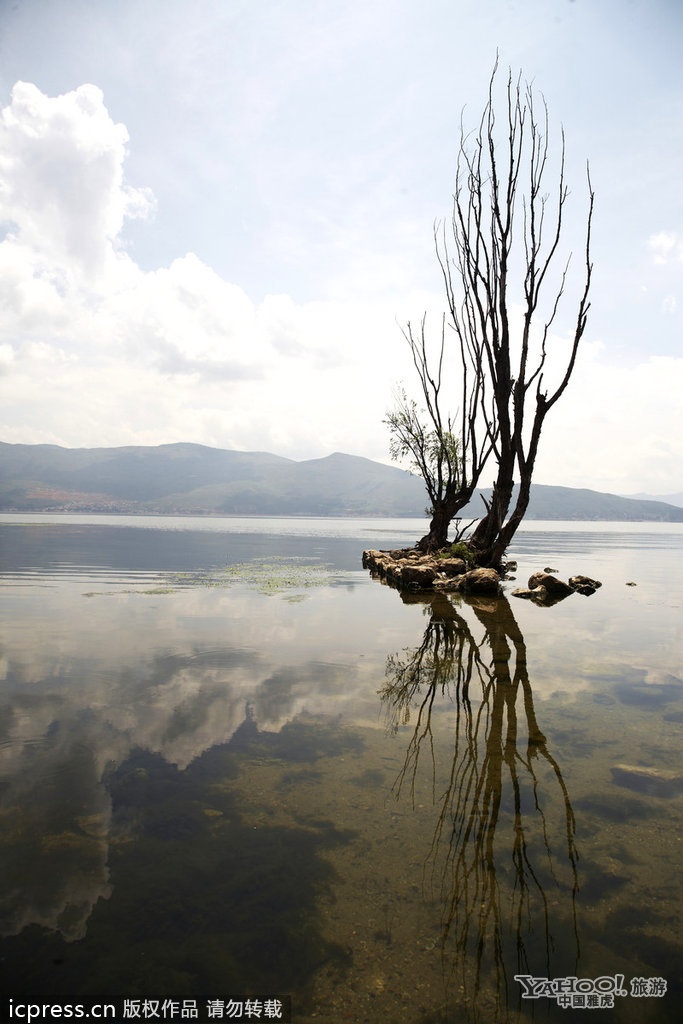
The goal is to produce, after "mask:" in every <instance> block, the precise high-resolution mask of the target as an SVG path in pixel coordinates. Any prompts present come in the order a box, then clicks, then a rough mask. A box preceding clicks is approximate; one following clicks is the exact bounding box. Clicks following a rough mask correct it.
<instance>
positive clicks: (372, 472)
mask: <svg viewBox="0 0 683 1024" xmlns="http://www.w3.org/2000/svg"><path fill="white" fill-rule="evenodd" d="M488 493H490V492H487V491H484V494H488ZM425 504H426V494H425V490H424V486H423V484H422V482H421V481H420V480H419V479H417V478H416V477H413V476H410V475H409V474H408V473H406V472H405V471H404V470H402V469H398V468H397V467H395V466H386V465H384V464H383V463H380V462H373V461H372V460H370V459H364V458H360V457H359V456H356V455H344V454H342V453H341V452H336V453H335V454H334V455H328V456H327V457H326V458H322V459H308V460H306V461H304V462H294V461H293V460H292V459H285V458H282V457H280V456H278V455H271V454H268V453H267V452H236V451H224V450H222V449H218V448H207V447H205V446H204V445H198V444H166V445H160V446H159V447H155V448H146V447H127V448H60V447H58V446H56V445H21V444H4V443H1V442H0V511H3V512H10V511H19V512H110V513H111V512H113V513H159V514H176V515H204V514H206V515H293V516H295V515H309V516H418V517H422V516H423V515H424V508H425ZM482 509H483V505H482V502H481V498H480V497H479V496H477V497H476V498H475V500H474V501H473V502H472V503H471V504H470V505H469V506H468V507H467V508H466V509H464V510H463V513H462V515H463V518H465V519H474V518H478V517H479V516H480V515H481V512H482ZM527 518H529V519H551V520H552V519H578V520H617V521H648V520H649V521H653V522H683V508H678V507H676V506H674V505H669V504H667V503H665V502H659V501H652V500H642V499H633V498H622V497H619V496H617V495H614V494H601V493H599V492H598V491H589V490H577V489H575V488H569V487H544V486H543V485H536V486H535V487H534V488H533V489H532V496H531V504H530V507H529V511H528V514H527Z"/></svg>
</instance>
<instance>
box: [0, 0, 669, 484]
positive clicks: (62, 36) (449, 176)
mask: <svg viewBox="0 0 683 1024" xmlns="http://www.w3.org/2000/svg"><path fill="white" fill-rule="evenodd" d="M682 29H683V5H681V4H680V3H678V2H677V0H618V2H617V0H591V2H589V0H574V2H570V0H519V2H517V0H490V2H486V0H483V2H482V0H475V2H471V3H470V2H462V0H421V2H420V3H418V2H408V0H378V2H374V0H346V2H334V0H287V2H274V0H261V2H259V3H253V2H239V0H221V2H219V0H193V2H189V0H183V2H181V0H146V2H144V3H140V2H139V0H135V2H131V0H117V2H116V3H111V2H107V0H23V2H22V0H13V2H4V0H0V110H2V115H1V120H0V239H1V241H0V266H1V268H2V275H1V276H0V281H1V282H2V283H0V291H1V292H2V298H3V302H2V305H1V306H0V368H1V369H2V377H0V387H1V388H2V411H1V412H0V439H1V440H5V441H12V442H22V443H56V444H64V445H67V446H96V445H118V444H160V443H164V442H169V441H180V440H187V441H196V442H201V443H205V444H211V445H216V446H218V447H226V448H240V449H247V450H267V451H273V452H276V453H277V454H280V455H285V456H288V457H291V458H294V459H305V458H315V457H319V456H323V455H326V454H329V453H330V452H332V451H339V450H341V451H347V452H350V453H352V454H358V455H365V456H368V457H370V458H375V459H380V460H382V461H388V437H387V432H386V428H385V427H384V425H383V423H382V419H383V416H384V414H385V411H386V410H387V408H388V407H389V406H390V405H391V402H392V392H393V389H394V387H395V385H396V384H397V383H400V382H402V381H403V382H405V384H406V385H407V386H408V388H410V385H411V377H410V367H409V363H408V359H407V353H406V351H405V345H404V342H403V340H402V337H401V332H400V330H399V327H398V324H397V321H398V322H399V323H400V322H404V321H405V320H406V319H412V320H416V319H419V317H421V315H422V313H423V312H424V310H426V309H429V310H430V311H433V312H434V313H438V310H439V309H440V305H441V304H442V297H441V295H440V291H439V284H440V280H439V273H438V266H437V265H436V262H435V259H434V254H433V243H432V225H433V223H434V221H435V220H436V219H438V218H440V217H444V216H447V215H448V213H449V209H450V199H451V194H452V189H453V178H454V170H455V160H456V155H457V148H458V140H459V129H460V121H461V116H463V117H464V121H465V123H466V124H467V125H468V126H471V125H473V124H475V123H476V121H477V118H478V115H479V113H480V111H481V108H482V105H483V103H484V100H485V97H486V90H487V84H488V79H489V75H490V72H491V68H492V66H493V62H494V59H495V54H496V50H498V52H499V54H500V62H501V65H502V67H503V69H507V67H508V66H509V67H511V68H512V69H513V70H514V71H515V72H517V71H518V70H521V71H522V73H523V75H524V76H525V77H526V78H527V79H529V80H532V81H533V82H534V85H535V87H536V88H537V89H538V90H539V91H542V93H543V95H544V96H545V98H546V101H547V103H548V107H549V110H550V117H551V130H553V131H554V132H555V137H557V133H558V132H559V128H560V125H563V126H564V130H565V133H566V139H567V155H568V174H569V180H570V185H571V189H572V196H571V203H572V206H571V210H570V215H569V217H568V218H567V246H568V247H569V248H571V249H573V250H574V253H575V261H577V260H578V258H579V257H580V246H581V227H582V224H583V217H584V213H585V175H584V168H585V161H586V159H589V160H590V165H591V176H592V181H593V185H594V188H595V192H596V212H595V223H594V248H593V257H594V263H595V276H594V285H593V293H592V308H591V313H590V317H589V324H588V329H587V331H586V334H585V336H584V341H583V342H582V351H581V354H580V357H579V362H578V366H577V369H576V372H575V376H574V378H573V380H572V384H571V385H570V388H569V390H568V391H567V393H566V395H565V396H564V397H563V399H562V401H561V402H560V403H559V404H558V406H557V407H556V408H555V409H554V410H553V412H552V413H551V414H550V416H549V418H548V421H547V427H546V431H545V435H544V441H543V443H542V447H541V453H540V456H539V460H538V467H537V480H538V482H541V483H553V484H566V485H569V486H577V487H579V486H584V487H593V488H596V489H600V490H610V491H616V492H619V493H632V492H636V491H649V492H650V493H655V494H667V493H673V492H676V491H681V490H683V441H682V440H681V437H682V436H683V431H681V429H680V425H681V421H682V420H683V415H682V412H683V409H682V405H683V399H682V398H681V395H683V347H682V345H681V338H682V335H683V330H682V329H683V314H682V310H683V288H682V287H681V279H682V276H683V202H682V199H683V194H682V193H683V184H682V183H683V166H682V163H683V73H682V72H681V70H680V63H681V62H680V39H681V38H682V36H683V33H682ZM17 83H22V84H20V85H18V84H17ZM463 111H464V113H463ZM577 250H578V251H577ZM573 316H574V309H573V307H572V305H571V303H568V304H567V307H566V320H565V322H562V320H561V318H560V320H558V322H557V325H556V326H557V329H558V332H559V333H560V334H562V332H563V331H565V332H566V330H567V329H568V328H569V327H570V326H571V322H572V319H573Z"/></svg>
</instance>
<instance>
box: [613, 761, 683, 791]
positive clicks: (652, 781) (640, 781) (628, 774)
mask: <svg viewBox="0 0 683 1024" xmlns="http://www.w3.org/2000/svg"><path fill="white" fill-rule="evenodd" d="M612 781H613V782H615V783H616V785H617V786H625V787H626V788H627V789H632V790H634V791H635V792H636V793H644V794H645V795H646V796H659V797H672V796H678V794H679V793H683V774H681V773H680V772H678V773H677V772H670V771H665V770H664V769H662V768H643V767H641V766H640V765H631V764H615V765H614V767H613V768H612Z"/></svg>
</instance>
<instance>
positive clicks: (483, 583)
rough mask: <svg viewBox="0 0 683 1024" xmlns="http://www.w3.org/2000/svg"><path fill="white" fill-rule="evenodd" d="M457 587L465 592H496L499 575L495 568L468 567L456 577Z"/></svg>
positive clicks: (498, 584) (498, 588)
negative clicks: (467, 570)
mask: <svg viewBox="0 0 683 1024" xmlns="http://www.w3.org/2000/svg"><path fill="white" fill-rule="evenodd" d="M458 583H459V586H458V589H459V590H462V591H464V592H465V593H466V594H497V593H498V592H499V590H500V576H499V575H498V573H497V572H496V570H495V569H470V571H469V572H466V573H464V574H463V575H462V576H459V577H458Z"/></svg>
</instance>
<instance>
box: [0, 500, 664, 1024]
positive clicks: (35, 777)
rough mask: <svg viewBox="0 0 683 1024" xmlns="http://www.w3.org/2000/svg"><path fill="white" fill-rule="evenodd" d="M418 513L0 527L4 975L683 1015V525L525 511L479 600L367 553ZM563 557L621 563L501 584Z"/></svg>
mask: <svg viewBox="0 0 683 1024" xmlns="http://www.w3.org/2000/svg"><path fill="white" fill-rule="evenodd" d="M421 528H422V524H421V523H420V522H419V521H412V520H393V521H392V520H387V521H381V520H316V519H306V520H304V519H297V520H283V519H280V520H253V519H244V520H237V519H227V520H226V519H167V518H163V519H162V518H159V519H152V518H150V519H146V518H127V517H105V516H94V517H78V516H74V517H66V516H62V517H59V518H56V517H50V516H23V517H22V516H8V515H5V516H2V517H0V545H1V548H0V551H1V566H0V567H1V569H2V576H1V583H2V586H1V589H0V600H1V601H2V626H1V640H2V658H3V671H2V679H3V681H2V688H1V690H0V815H1V819H0V930H1V935H2V937H1V938H0V970H1V972H2V974H1V978H2V986H3V990H4V992H5V993H6V994H8V995H11V996H13V997H16V998H18V997H20V996H22V997H23V996H26V995H30V996H35V997H38V996H40V995H41V994H44V995H72V996H73V995H84V994H93V995H101V994H106V995H121V996H127V997H131V998H133V997H136V996H137V997H141V996H145V995H157V996H169V997H170V996H183V995H198V994H200V995H202V996H209V997H212V998H214V997H216V998H218V997H220V996H221V994H226V993H232V994H238V993H242V994H245V995H246V994H250V995H262V996H266V995H268V994H269V993H270V994H274V993H281V994H290V995H291V996H292V1000H293V1013H294V1016H293V1019H294V1020H295V1021H297V1022H309V1021H310V1022H311V1024H313V1022H325V1024H333V1022H335V1024H336V1022H342V1021H349V1022H359V1021H367V1022H373V1024H374V1022H385V1021H386V1022H395V1024H401V1022H406V1024H418V1022H420V1024H437V1022H439V1024H444V1022H449V1024H450V1022H461V1021H463V1022H464V1021H482V1022H494V1024H497V1022H499V1021H508V1020H510V1021H524V1022H526V1021H528V1020H531V1019H543V1020H545V1019H549V1020H566V1019H568V1018H569V1019H572V1020H574V1019H584V1018H588V1019H590V1020H595V1019H598V1020H600V1021H620V1022H621V1021H626V1022H634V1024H636V1022H638V1024H641V1022H648V1021H653V1022H655V1021H671V1022H673V1021H678V1020H680V1019H681V1011H682V1008H683V985H682V978H681V975H682V971H681V964H682V962H683V957H682V947H683V941H682V939H681V935H682V930H681V903H682V901H681V894H682V888H683V883H682V881H681V871H680V868H681V845H682V838H681V837H682V836H683V830H682V828H681V823H682V818H683V763H682V759H681V735H682V733H683V653H682V652H683V643H682V636H681V621H682V615H681V606H682V605H683V581H682V579H681V574H680V567H681V555H682V553H683V528H681V527H680V526H676V525H674V526H670V525H668V524H654V525H652V524H642V525H641V524H604V523H602V524H558V523H553V524H541V523H528V524H525V527H524V529H523V530H522V531H521V532H520V533H519V534H518V535H517V537H516V538H515V541H514V544H513V546H512V548H511V550H510V552H509V555H510V557H514V558H516V559H517V560H518V563H519V569H518V572H517V577H518V583H513V582H509V583H506V584H505V587H506V591H507V594H508V597H507V598H504V599H500V600H497V601H494V600H487V601H483V600H479V601H471V602H465V601H463V600H461V599H459V598H452V599H449V598H446V597H443V596H442V597H439V598H433V599H431V600H430V599H429V598H427V597H405V596H402V595H401V594H399V593H398V592H396V591H394V590H392V589H390V588H389V587H386V586H383V585H381V584H380V583H378V582H376V581H373V580H371V579H370V578H369V576H368V575H367V574H366V573H365V572H364V571H363V570H362V569H361V567H360V556H361V552H362V550H363V549H364V548H369V547H383V548H390V547H395V546H399V545H400V546H403V545H406V544H410V543H413V542H414V541H415V540H416V539H417V538H418V537H419V536H420V535H421V533H422V529H421ZM546 566H552V567H554V568H556V569H558V570H559V574H560V575H561V576H562V577H563V578H565V579H566V578H567V576H569V575H572V574H575V573H585V574H587V575H589V576H593V577H597V578H598V579H600V580H602V582H603V586H602V588H601V589H600V590H599V591H598V592H597V593H596V594H595V595H593V596H592V597H588V598H586V597H582V596H579V595H574V596H572V597H570V598H569V599H567V600H566V601H564V602H562V603H561V604H558V605H555V606H554V607H552V608H538V607H536V606H535V605H532V604H529V603H527V602H525V601H522V600H519V599H517V598H515V597H512V596H510V592H511V590H512V589H514V587H515V586H517V585H520V584H525V583H526V579H527V577H528V576H529V575H530V573H531V572H534V571H536V570H538V569H543V568H544V567H546ZM629 583H635V584H636V585H635V586H628V585H627V584H629ZM515 975H525V976H533V977H535V978H549V979H561V978H565V977H569V976H574V977H577V978H579V979H593V980H595V979H600V978H602V979H603V981H602V982H601V985H602V986H603V988H605V990H608V989H609V984H610V983H609V981H605V980H604V979H609V978H617V979H619V987H620V990H622V991H623V992H624V993H626V994H624V995H617V996H615V997H614V1009H612V1010H610V1009H608V1008H603V1009H597V1010H595V1011H594V1010H592V1009H590V1010H589V1009H588V1008H586V1009H581V1008H579V1005H578V1004H579V1000H578V999H575V998H574V997H573V998H574V1005H573V1006H571V1007H569V1008H567V1009H564V1008H561V1007H560V1006H558V1003H557V1000H556V999H553V998H551V997H549V996H548V995H547V993H546V994H545V995H543V996H540V997H539V998H537V999H524V1000H523V999H522V998H521V996H522V991H523V986H522V984H521V983H520V982H519V981H517V980H515ZM621 975H623V980H621V979H620V978H619V976H621ZM641 978H642V979H646V980H648V979H662V981H664V982H666V989H667V991H666V995H664V996H661V997H658V996H655V995H649V996H642V997H639V998H636V997H634V996H632V995H631V994H630V992H631V984H632V981H633V979H641ZM641 987H642V986H641ZM661 988H662V986H661V984H660V985H659V990H661ZM589 995H595V993H589ZM589 995H586V996H585V999H586V1000H588V999H589ZM596 998H597V996H596ZM585 1005H586V1006H587V1007H590V1006H591V1005H592V1004H591V1002H590V1001H587V1002H586V1004H585Z"/></svg>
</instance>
